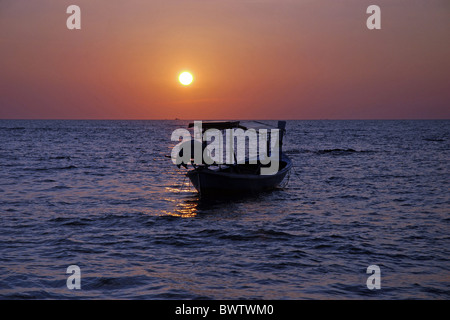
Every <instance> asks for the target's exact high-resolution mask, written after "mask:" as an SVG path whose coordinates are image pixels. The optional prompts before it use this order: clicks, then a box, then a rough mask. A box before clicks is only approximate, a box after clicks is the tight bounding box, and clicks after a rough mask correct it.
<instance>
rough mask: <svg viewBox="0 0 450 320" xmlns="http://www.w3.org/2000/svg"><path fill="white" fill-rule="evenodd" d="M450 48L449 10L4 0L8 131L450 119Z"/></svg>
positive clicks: (0, 93)
mask: <svg viewBox="0 0 450 320" xmlns="http://www.w3.org/2000/svg"><path fill="white" fill-rule="evenodd" d="M71 4H76V5H78V6H80V8H81V30H68V29H67V28H66V20H67V18H68V17H69V15H68V14H67V13H66V8H67V7H68V6H69V5H71ZM371 4H377V5H379V6H380V7H381V10H382V17H381V19H382V20H381V25H382V29H381V30H372V31H371V30H368V29H367V28H366V19H367V18H368V16H369V15H368V14H366V8H367V7H368V6H369V5H371ZM449 39H450V2H449V1H447V0H422V1H418V0H396V1H392V0H377V1H365V0H344V1H335V0H297V1H294V0H223V1H219V0H196V1H192V0H178V1H173V0H161V1H152V0H141V1H139V0H128V1H106V0H96V1H92V0H71V1H63V0H60V1H54V0H33V1H29V0H1V1H0V47H1V50H0V118H18V119H33V118H37V119H173V118H187V119H199V120H200V119H281V118H282V119H288V120H289V119H429V118H433V119H436V118H446V119H449V118H450V90H449V88H450V59H449V57H450V41H449ZM184 70H189V71H191V72H192V74H193V75H194V78H195V80H194V82H193V84H192V85H190V86H188V87H184V86H181V85H180V84H179V83H178V81H177V78H178V74H179V73H180V72H182V71H184Z"/></svg>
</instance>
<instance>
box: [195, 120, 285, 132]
mask: <svg viewBox="0 0 450 320" xmlns="http://www.w3.org/2000/svg"><path fill="white" fill-rule="evenodd" d="M193 127H194V123H193V122H191V123H189V128H193ZM212 128H214V129H218V130H225V129H232V128H241V129H244V130H248V129H255V130H260V129H267V130H270V129H284V126H283V127H281V128H280V124H278V127H276V126H272V125H269V124H266V123H263V122H259V121H254V120H252V121H250V120H246V121H203V122H202V130H208V129H212Z"/></svg>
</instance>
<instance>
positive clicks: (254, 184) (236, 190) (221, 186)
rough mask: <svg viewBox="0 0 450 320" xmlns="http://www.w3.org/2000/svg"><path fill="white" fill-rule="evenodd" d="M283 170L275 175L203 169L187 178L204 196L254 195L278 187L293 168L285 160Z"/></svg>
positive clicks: (190, 173)
mask: <svg viewBox="0 0 450 320" xmlns="http://www.w3.org/2000/svg"><path fill="white" fill-rule="evenodd" d="M282 161H284V162H285V163H284V164H283V166H282V169H281V170H279V171H278V172H277V173H276V174H274V175H260V174H243V173H230V172H224V171H221V170H210V169H209V168H206V167H202V168H197V169H194V170H191V171H189V172H188V173H187V176H188V177H189V179H190V180H191V182H192V184H193V185H194V187H195V189H197V191H198V192H199V193H200V194H201V195H202V196H203V195H228V194H248V193H250V194H254V193H259V192H262V191H267V190H273V189H275V188H276V187H278V186H279V185H280V184H281V183H282V181H283V180H284V178H285V177H286V175H287V173H288V172H289V171H290V169H291V167H292V163H291V161H290V160H289V159H287V158H283V159H282Z"/></svg>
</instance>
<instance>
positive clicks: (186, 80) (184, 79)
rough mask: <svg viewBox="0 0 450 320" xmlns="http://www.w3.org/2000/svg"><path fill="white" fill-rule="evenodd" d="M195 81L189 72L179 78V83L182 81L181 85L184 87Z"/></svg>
mask: <svg viewBox="0 0 450 320" xmlns="http://www.w3.org/2000/svg"><path fill="white" fill-rule="evenodd" d="M193 80H194V77H193V76H192V74H190V73H189V72H187V71H185V72H182V73H180V75H179V76H178V81H180V83H181V84H182V85H184V86H188V85H190V84H191V83H192V81H193Z"/></svg>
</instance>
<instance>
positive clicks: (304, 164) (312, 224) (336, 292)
mask: <svg viewBox="0 0 450 320" xmlns="http://www.w3.org/2000/svg"><path fill="white" fill-rule="evenodd" d="M187 123H188V122H187V121H181V120H177V121H175V120H174V121H106V120H105V121H68V120H67V121H58V120H33V121H32V120H0V215H1V218H0V219H1V220H0V261H1V263H0V298H1V299H91V298H92V299H449V298H450V255H449V253H450V252H449V249H450V232H449V231H450V193H449V190H450V121H446V120H442V121H431V120H430V121H288V123H287V137H286V140H285V145H284V148H285V151H286V153H287V154H288V155H289V156H290V157H291V158H292V159H293V162H294V169H293V170H292V171H291V174H290V176H289V179H288V180H287V181H286V182H287V184H286V186H284V188H280V189H277V190H274V191H272V192H267V193H264V194H260V195H257V196H251V197H243V198H237V199H227V200H224V199H218V200H204V199H203V200H201V199H199V198H198V195H197V194H196V192H195V190H194V189H193V187H192V186H191V185H189V182H188V179H187V178H185V176H184V173H185V171H184V170H179V169H178V168H176V167H175V166H174V165H172V163H171V160H170V159H168V158H166V157H165V156H166V155H168V154H170V151H171V148H172V146H173V145H174V144H175V143H174V142H172V141H170V135H171V133H172V131H173V130H174V129H177V128H184V127H186V125H187ZM70 265H77V266H79V268H80V270H81V289H80V290H69V289H68V288H67V285H66V283H67V279H68V277H69V276H70V274H67V273H66V271H67V268H68V266H70ZM370 265H377V266H379V268H380V271H381V274H380V279H381V288H380V289H373V290H370V289H368V287H367V285H366V282H367V279H368V277H369V276H370V274H367V268H368V266H370Z"/></svg>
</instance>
